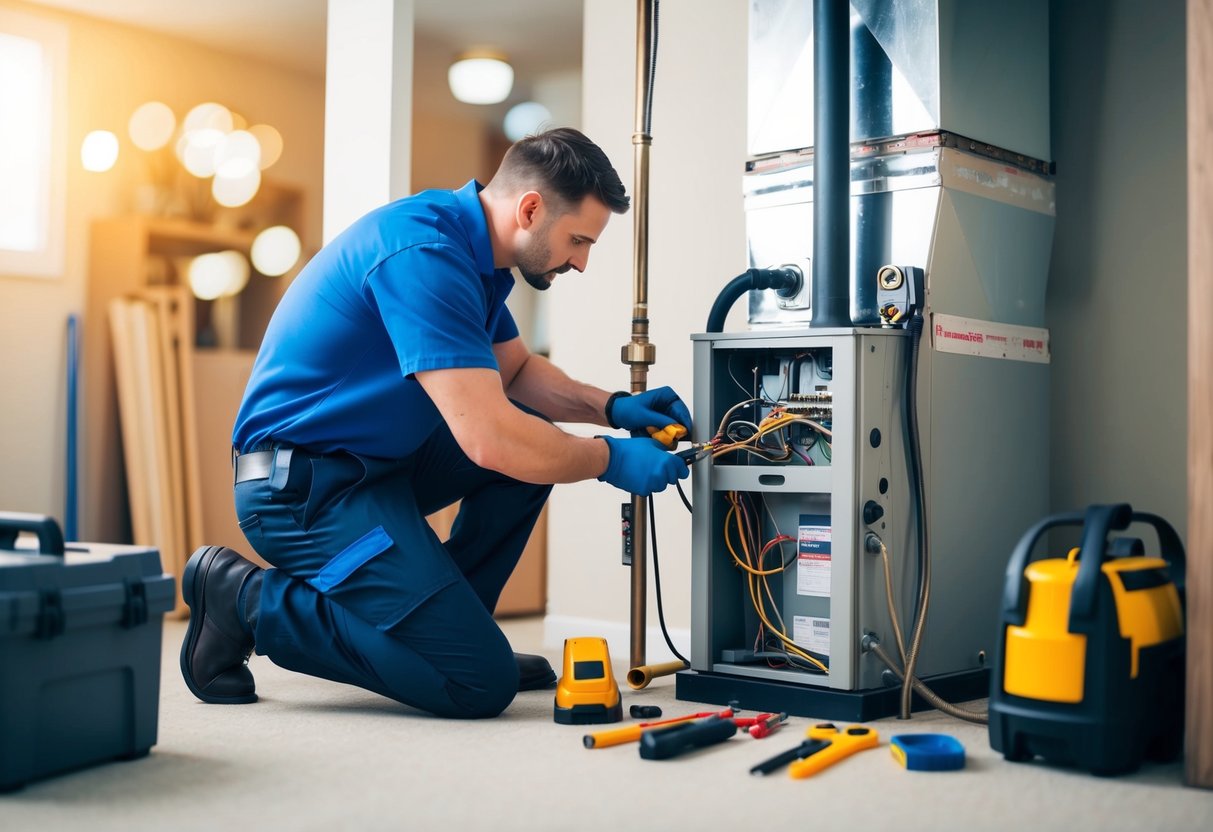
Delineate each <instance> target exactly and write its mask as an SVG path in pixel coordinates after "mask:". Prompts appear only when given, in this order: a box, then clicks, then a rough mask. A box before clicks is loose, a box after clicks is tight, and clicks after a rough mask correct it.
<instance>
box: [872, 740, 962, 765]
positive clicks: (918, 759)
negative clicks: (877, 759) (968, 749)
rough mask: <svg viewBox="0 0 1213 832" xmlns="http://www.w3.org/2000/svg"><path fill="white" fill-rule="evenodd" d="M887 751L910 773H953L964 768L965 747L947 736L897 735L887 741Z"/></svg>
mask: <svg viewBox="0 0 1213 832" xmlns="http://www.w3.org/2000/svg"><path fill="white" fill-rule="evenodd" d="M889 751H891V752H892V754H893V759H895V760H896V761H897V762H899V763H900V764H901V765H902V766H904V767H905V768H907V769H909V770H910V771H955V770H956V769H959V768H964V767H965V747H964V746H963V745H961V744H960V742H959V740H957V739H956V738H955V737H950V736H948V735H947V734H897V735H896V736H894V737H892V738H890V740H889Z"/></svg>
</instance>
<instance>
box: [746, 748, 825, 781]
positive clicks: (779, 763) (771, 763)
mask: <svg viewBox="0 0 1213 832" xmlns="http://www.w3.org/2000/svg"><path fill="white" fill-rule="evenodd" d="M829 744H830V741H829V740H805V741H804V742H802V743H801V744H800V745H798V746H796V747H795V748H789V749H788V750H787V751H785V752H783V753H782V754H776V755H775V756H774V757H772V758H771V759H769V760H767V761H765V762H762V763H759V764H758V765H756V766H754V767H753V768H752V769H750V774H754V775H758V776H759V777H761V776H763V775H766V774H770V773H771V772H772V771H778V770H779V769H781V768H783V767H784V766H786V765H788V764H789V763H793V762H795V761H796V760H803V759H804V758H805V757H811V756H813V755H814V754H816V753H817V752H818V751H821V750H822V749H823V748H825V747H826V746H827V745H829Z"/></svg>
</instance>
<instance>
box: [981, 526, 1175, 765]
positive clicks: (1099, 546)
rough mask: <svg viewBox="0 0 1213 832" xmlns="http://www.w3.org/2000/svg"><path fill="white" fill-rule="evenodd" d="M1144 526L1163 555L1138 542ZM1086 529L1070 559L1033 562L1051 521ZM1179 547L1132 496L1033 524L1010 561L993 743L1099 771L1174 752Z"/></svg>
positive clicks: (997, 659) (996, 669) (1013, 752)
mask: <svg viewBox="0 0 1213 832" xmlns="http://www.w3.org/2000/svg"><path fill="white" fill-rule="evenodd" d="M1131 523H1139V524H1143V525H1149V526H1152V527H1153V528H1154V532H1155V533H1156V535H1157V537H1158V546H1159V550H1158V554H1157V555H1153V554H1150V555H1147V554H1146V553H1145V551H1146V550H1145V546H1144V545H1143V543H1142V541H1141V540H1140V539H1139V538H1133V537H1115V538H1110V537H1109V535H1110V534H1111V533H1112V532H1114V531H1121V530H1124V529H1127V528H1128V527H1129V525H1130V524H1131ZM1062 526H1081V527H1082V538H1081V545H1080V546H1079V548H1077V549H1074V550H1072V551H1071V552H1070V554H1069V556H1068V557H1064V558H1051V559H1046V560H1037V561H1034V562H1032V560H1031V558H1032V551H1033V549H1034V548H1035V547H1036V544H1037V543H1038V542H1039V540H1040V538H1041V536H1042V535H1043V534H1044V533H1045V532H1047V531H1048V530H1050V529H1053V528H1057V527H1062ZM1183 580H1184V551H1183V544H1182V543H1180V540H1179V535H1178V534H1176V532H1175V529H1174V528H1172V527H1171V525H1170V524H1169V523H1168V522H1167V521H1166V520H1164V519H1162V518H1161V517H1158V516H1157V515H1154V514H1146V513H1143V512H1135V511H1133V509H1132V507H1131V506H1129V505H1127V504H1123V503H1122V504H1118V505H1097V506H1091V507H1089V508H1088V509H1087V510H1086V512H1085V513H1081V512H1076V513H1072V514H1059V515H1054V516H1052V517H1049V518H1047V519H1045V520H1042V521H1041V522H1039V523H1037V524H1036V525H1035V526H1034V527H1033V528H1032V529H1030V530H1029V531H1028V532H1027V534H1025V535H1024V537H1023V539H1022V540H1020V541H1019V544H1018V545H1017V546H1016V548H1015V551H1014V553H1013V554H1012V555H1011V560H1010V562H1009V563H1008V565H1007V578H1006V586H1005V588H1004V590H1003V598H1002V609H1001V619H1000V624H999V637H998V639H997V641H996V647H995V655H994V665H993V672H992V673H991V674H990V676H991V686H990V745H991V746H992V747H993V749H994V750H995V751H999V752H1002V755H1003V756H1004V757H1005V758H1006V759H1008V760H1014V761H1026V760H1030V759H1032V758H1033V757H1038V756H1039V757H1042V758H1044V759H1045V760H1047V761H1049V762H1052V763H1058V764H1062V765H1071V766H1076V767H1078V768H1081V769H1085V770H1087V771H1090V772H1092V773H1094V774H1099V775H1113V774H1121V773H1124V772H1129V771H1133V770H1134V769H1136V768H1137V767H1138V766H1139V765H1140V764H1141V762H1142V760H1143V759H1149V760H1159V761H1164V760H1171V759H1174V758H1175V757H1176V756H1178V754H1179V752H1180V751H1181V749H1182V745H1183V710H1184V709H1183V696H1184V608H1183V605H1184V600H1183V597H1184V596H1183Z"/></svg>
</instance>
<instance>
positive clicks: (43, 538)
mask: <svg viewBox="0 0 1213 832" xmlns="http://www.w3.org/2000/svg"><path fill="white" fill-rule="evenodd" d="M21 532H30V533H32V534H35V535H37V536H38V552H39V553H40V554H43V555H58V556H59V557H63V532H62V531H60V529H59V524H58V523H56V522H55V519H54V518H53V517H47V516H46V515H45V514H26V513H24V512H20V511H0V549H15V548H16V546H17V536H18V535H20V534H21Z"/></svg>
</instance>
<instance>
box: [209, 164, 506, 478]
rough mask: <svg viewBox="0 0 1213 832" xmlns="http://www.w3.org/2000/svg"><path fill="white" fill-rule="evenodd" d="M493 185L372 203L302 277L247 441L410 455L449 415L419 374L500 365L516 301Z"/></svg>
mask: <svg viewBox="0 0 1213 832" xmlns="http://www.w3.org/2000/svg"><path fill="white" fill-rule="evenodd" d="M480 187H481V186H480V185H479V184H478V183H477V182H476V181H475V180H473V181H471V182H468V183H467V184H466V185H464V186H463V187H462V188H460V189H459V190H457V191H423V192H422V193H419V194H416V195H414V196H410V197H407V198H405V199H401V200H398V201H396V202H393V203H391V204H389V205H385V206H384V207H382V208H379V209H377V210H375V211H372V212H371V213H369V214H367V215H366V216H365V217H363V218H362V219H360V220H358V221H357V222H355V223H354V224H353V225H352V226H350V227H349V228H348V229H347V230H346V231H344V232H343V233H342V234H341V235H340V236H339V237H337V238H336V239H335V240H333V241H332V242H331V243H329V245H327V246H325V247H324V248H323V249H321V251H320V252H319V253H318V254H317V255H316V256H315V257H313V258H312V260H311V261H310V262H309V263H308V264H307V265H306V266H305V267H304V268H303V269H302V270H301V271H300V272H299V275H298V276H297V277H296V278H295V280H294V281H293V282H292V283H291V285H290V287H289V288H288V289H287V291H286V293H285V295H284V296H283V298H282V301H281V302H280V303H279V304H278V308H277V309H276V310H275V311H274V315H273V318H272V319H271V320H270V324H269V327H268V328H267V329H266V332H265V339H264V340H263V341H262V343H261V350H260V351H259V352H258V354H257V360H256V362H255V363H254V364H253V372H252V375H251V377H250V378H249V383H248V387H247V388H245V392H244V399H243V401H242V402H241V405H240V410H239V412H238V413H237V415H236V425H235V428H234V429H233V432H232V444H233V446H234V447H235V448H236V450H238V451H240V452H241V453H245V452H248V451H250V450H252V449H254V448H256V447H258V446H261V445H264V444H265V443H268V442H277V443H282V444H287V445H294V446H297V447H303V448H308V449H310V450H313V451H317V452H322V453H328V452H331V451H338V450H346V451H352V452H354V453H358V454H365V455H368V456H374V457H382V458H388V459H397V458H400V457H404V456H407V455H408V454H409V453H411V452H412V451H414V450H415V449H416V448H417V447H418V446H419V445H420V444H421V443H422V442H423V441H424V440H425V438H426V437H427V436H429V435H430V433H431V432H432V431H433V430H434V428H435V427H437V426H438V424H439V423H440V422H441V421H442V417H441V416H440V415H439V413H438V410H437V408H435V407H434V404H433V402H431V401H430V399H429V397H428V396H427V395H426V394H425V391H424V390H422V388H421V385H420V384H418V383H417V381H416V379H414V378H413V374H414V373H416V372H418V371H422V370H441V369H448V368H454V367H488V368H492V369H494V370H496V369H498V367H497V360H496V357H495V356H494V355H493V344H495V343H500V342H503V341H508V340H510V339H512V338H515V337H517V335H518V328H517V326H515V324H514V319H513V317H512V316H511V315H510V313H509V310H508V309H506V308H505V305H504V304H505V298H506V296H507V295H508V294H509V293H510V289H512V288H513V286H514V279H513V276H512V275H511V274H510V272H509V270H508V269H494V268H493V250H492V245H491V243H490V241H489V233H488V225H487V223H486V221H485V217H484V211H483V209H482V208H481V205H480V200H479V198H478V197H477V194H478V193H479V191H480Z"/></svg>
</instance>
